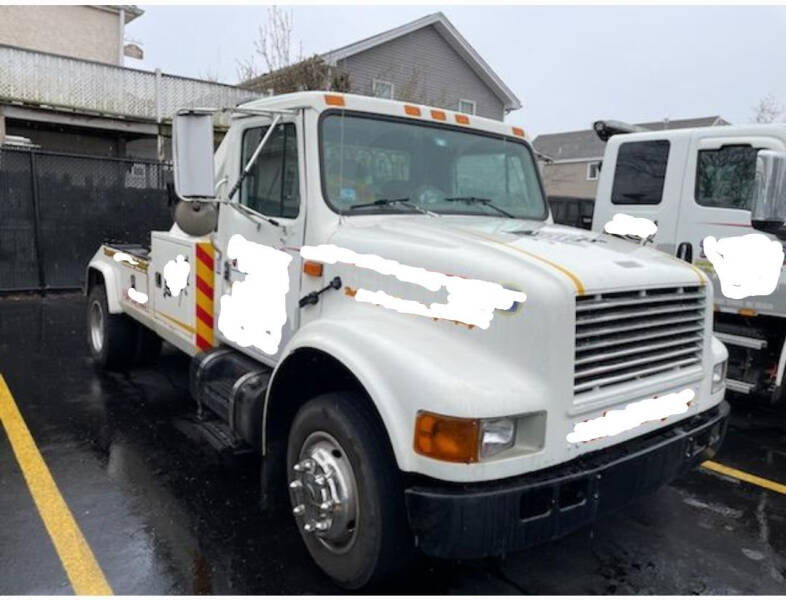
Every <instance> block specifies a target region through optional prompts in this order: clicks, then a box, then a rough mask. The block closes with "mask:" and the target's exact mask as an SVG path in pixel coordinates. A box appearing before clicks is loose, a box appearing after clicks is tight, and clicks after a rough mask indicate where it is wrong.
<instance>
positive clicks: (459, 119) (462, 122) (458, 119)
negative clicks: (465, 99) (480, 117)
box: [456, 115, 469, 125]
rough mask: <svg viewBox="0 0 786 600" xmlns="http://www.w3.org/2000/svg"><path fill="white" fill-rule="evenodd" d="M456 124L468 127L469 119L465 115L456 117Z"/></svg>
mask: <svg viewBox="0 0 786 600" xmlns="http://www.w3.org/2000/svg"><path fill="white" fill-rule="evenodd" d="M456 123H459V124H460V125H469V117H468V116H467V115H456Z"/></svg>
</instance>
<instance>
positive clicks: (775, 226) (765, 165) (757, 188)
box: [751, 150, 786, 239]
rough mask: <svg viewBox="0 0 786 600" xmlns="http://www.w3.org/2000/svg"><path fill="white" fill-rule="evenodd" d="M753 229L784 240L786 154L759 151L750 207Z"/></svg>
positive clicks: (785, 223)
mask: <svg viewBox="0 0 786 600" xmlns="http://www.w3.org/2000/svg"><path fill="white" fill-rule="evenodd" d="M751 224H752V225H753V227H754V228H755V229H758V230H760V231H764V232H766V233H771V234H773V235H776V236H777V237H778V238H780V239H786V227H785V226H786V153H784V152H775V151H773V150H759V153H758V155H757V157H756V179H755V182H754V189H753V202H752V205H751Z"/></svg>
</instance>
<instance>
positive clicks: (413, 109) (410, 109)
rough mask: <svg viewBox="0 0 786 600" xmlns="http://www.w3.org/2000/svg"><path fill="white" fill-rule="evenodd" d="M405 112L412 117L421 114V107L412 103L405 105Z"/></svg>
mask: <svg viewBox="0 0 786 600" xmlns="http://www.w3.org/2000/svg"><path fill="white" fill-rule="evenodd" d="M404 112H405V113H407V114H408V115H410V116H412V117H419V116H420V109H419V108H418V107H417V106H412V105H411V104H405V105H404Z"/></svg>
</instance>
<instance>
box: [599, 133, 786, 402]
mask: <svg viewBox="0 0 786 600" xmlns="http://www.w3.org/2000/svg"><path fill="white" fill-rule="evenodd" d="M604 127H605V130H604ZM596 130H597V131H599V132H600V133H601V135H602V136H604V137H606V139H608V143H607V145H606V150H605V153H604V156H603V166H602V169H601V173H600V177H599V181H598V191H597V196H596V199H595V208H594V214H593V220H592V230H593V231H603V229H604V226H605V225H606V223H608V222H609V221H610V220H611V219H612V218H613V217H614V215H615V214H616V213H624V214H628V215H631V216H634V217H645V218H647V219H650V220H652V221H654V222H655V223H656V224H657V228H658V230H657V233H656V234H655V237H654V240H653V242H652V243H653V245H654V246H655V247H656V248H657V249H659V250H662V251H663V252H666V253H668V254H671V255H673V256H677V257H679V258H681V259H683V260H685V261H687V262H689V263H692V264H694V265H696V266H697V267H699V268H701V269H702V270H703V271H705V272H706V273H707V275H708V276H709V277H710V278H711V280H712V282H713V286H714V288H715V299H714V331H715V335H716V336H717V337H718V338H719V339H721V340H722V341H723V343H724V344H726V346H727V347H728V349H729V368H728V375H727V379H726V385H727V387H728V389H729V390H732V391H735V392H738V393H741V394H755V395H759V396H765V397H767V398H769V399H770V400H771V401H772V402H778V403H783V402H784V399H785V397H784V396H785V394H784V392H785V391H786V385H784V384H785V383H786V382H785V381H784V371H785V370H786V278H785V277H784V274H783V271H781V278H780V281H779V283H778V286H777V288H776V290H775V291H774V292H773V293H771V294H769V295H757V296H750V297H747V298H743V299H734V298H728V297H726V296H725V295H724V294H723V292H722V290H721V286H720V282H719V279H718V277H717V275H716V273H715V269H714V267H713V265H712V263H711V262H710V261H709V260H708V258H707V255H706V253H705V251H704V246H703V241H704V239H705V238H706V237H708V236H713V237H715V238H716V239H721V238H728V237H735V236H742V235H745V234H751V233H756V229H755V228H754V226H753V225H752V223H751V208H752V203H753V201H754V197H755V191H756V162H757V156H758V152H759V151H760V150H766V151H777V152H783V151H784V150H786V124H769V125H742V126H721V127H702V128H691V129H672V130H660V131H651V132H636V133H617V134H614V129H613V127H606V125H605V124H604V122H602V121H599V122H597V123H596Z"/></svg>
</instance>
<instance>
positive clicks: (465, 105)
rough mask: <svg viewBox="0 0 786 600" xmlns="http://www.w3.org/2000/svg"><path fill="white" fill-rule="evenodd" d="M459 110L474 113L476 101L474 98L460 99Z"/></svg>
mask: <svg viewBox="0 0 786 600" xmlns="http://www.w3.org/2000/svg"><path fill="white" fill-rule="evenodd" d="M458 111H459V112H463V113H467V114H468V115H474V114H475V103H474V102H473V101H472V100H459V103H458Z"/></svg>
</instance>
